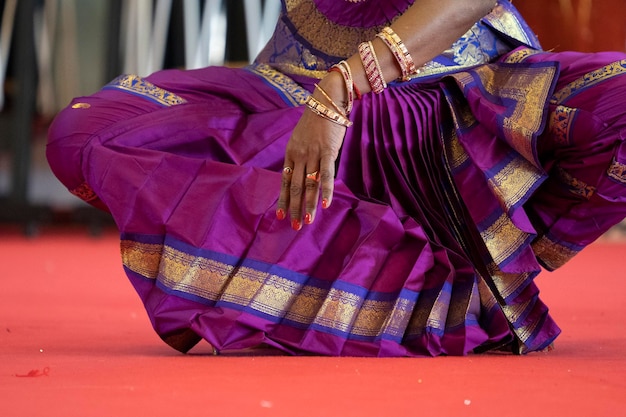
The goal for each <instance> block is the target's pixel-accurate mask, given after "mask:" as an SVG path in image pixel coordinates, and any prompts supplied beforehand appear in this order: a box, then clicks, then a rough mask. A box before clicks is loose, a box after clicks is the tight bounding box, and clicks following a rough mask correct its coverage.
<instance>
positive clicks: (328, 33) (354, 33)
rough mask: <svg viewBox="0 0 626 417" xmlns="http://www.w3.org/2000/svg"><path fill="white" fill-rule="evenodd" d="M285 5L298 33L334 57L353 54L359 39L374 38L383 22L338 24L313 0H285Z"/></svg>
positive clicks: (319, 49) (314, 46)
mask: <svg viewBox="0 0 626 417" xmlns="http://www.w3.org/2000/svg"><path fill="white" fill-rule="evenodd" d="M285 9H286V14H287V17H288V18H289V20H290V21H291V23H292V24H293V25H294V26H295V28H296V29H297V31H298V34H299V35H300V36H302V37H303V38H304V39H306V40H307V41H308V42H310V43H311V45H312V47H313V48H314V49H316V50H318V51H320V52H322V53H324V54H326V55H331V56H336V57H344V58H346V57H349V56H350V55H352V54H354V53H355V52H356V49H357V46H358V45H359V44H360V43H361V42H364V41H366V40H369V39H372V38H374V36H375V35H376V33H378V32H380V30H381V29H382V28H383V27H385V26H386V25H387V24H382V25H380V26H376V27H371V28H360V27H351V26H344V25H339V24H337V23H335V22H333V21H331V20H330V19H328V18H327V17H326V16H324V14H322V12H320V11H319V10H318V8H317V6H316V5H315V3H314V2H313V0H285ZM389 23H390V22H389ZM329 40H332V41H331V42H329Z"/></svg>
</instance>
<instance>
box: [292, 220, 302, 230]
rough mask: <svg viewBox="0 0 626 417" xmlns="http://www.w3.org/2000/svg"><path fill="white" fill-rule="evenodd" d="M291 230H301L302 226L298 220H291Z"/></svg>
mask: <svg viewBox="0 0 626 417" xmlns="http://www.w3.org/2000/svg"><path fill="white" fill-rule="evenodd" d="M291 228H292V229H293V230H300V229H301V228H302V225H301V224H300V220H295V219H294V220H292V221H291Z"/></svg>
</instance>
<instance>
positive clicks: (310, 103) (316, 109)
mask: <svg viewBox="0 0 626 417" xmlns="http://www.w3.org/2000/svg"><path fill="white" fill-rule="evenodd" d="M306 106H307V107H308V108H309V109H310V110H311V111H312V112H313V113H315V114H317V115H318V116H321V117H323V118H324V119H326V120H330V121H331V122H333V123H336V124H338V125H341V126H343V127H350V126H352V122H351V121H350V120H348V119H347V118H346V117H344V116H343V115H341V114H339V113H337V112H336V111H334V110H331V109H329V108H328V107H326V106H325V105H324V104H323V103H321V102H320V101H319V100H317V99H316V98H315V97H313V95H310V96H309V98H307V100H306Z"/></svg>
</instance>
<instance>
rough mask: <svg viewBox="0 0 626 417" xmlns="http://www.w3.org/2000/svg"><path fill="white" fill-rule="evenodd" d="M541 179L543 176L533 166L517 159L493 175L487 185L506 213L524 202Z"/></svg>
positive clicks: (521, 159) (519, 158)
mask: <svg viewBox="0 0 626 417" xmlns="http://www.w3.org/2000/svg"><path fill="white" fill-rule="evenodd" d="M542 178H543V175H542V174H541V172H540V171H539V170H538V169H537V168H536V167H535V166H534V165H532V164H530V162H528V161H527V160H525V159H523V158H521V157H518V158H514V159H513V160H512V161H509V162H508V163H507V164H506V165H505V166H504V167H502V169H500V170H499V171H498V172H497V173H496V174H494V175H493V176H492V177H491V178H490V179H489V185H490V187H491V189H492V190H493V192H494V194H495V195H496V196H497V197H498V200H500V203H501V204H502V205H503V207H505V208H506V210H507V211H508V210H510V209H511V208H513V207H515V206H517V205H518V204H519V203H520V202H521V201H523V200H525V198H526V197H527V196H528V194H529V193H530V192H532V190H534V189H535V188H537V186H538V185H539V183H540V181H541V179H542Z"/></svg>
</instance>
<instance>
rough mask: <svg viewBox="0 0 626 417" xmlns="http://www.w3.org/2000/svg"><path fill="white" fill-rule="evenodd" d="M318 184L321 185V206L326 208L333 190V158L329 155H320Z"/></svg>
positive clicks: (328, 205)
mask: <svg viewBox="0 0 626 417" xmlns="http://www.w3.org/2000/svg"><path fill="white" fill-rule="evenodd" d="M320 185H321V187H322V208H323V209H327V208H328V207H330V204H331V202H332V201H333V193H334V191H335V159H334V158H332V157H330V156H325V155H322V160H321V161H320Z"/></svg>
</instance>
